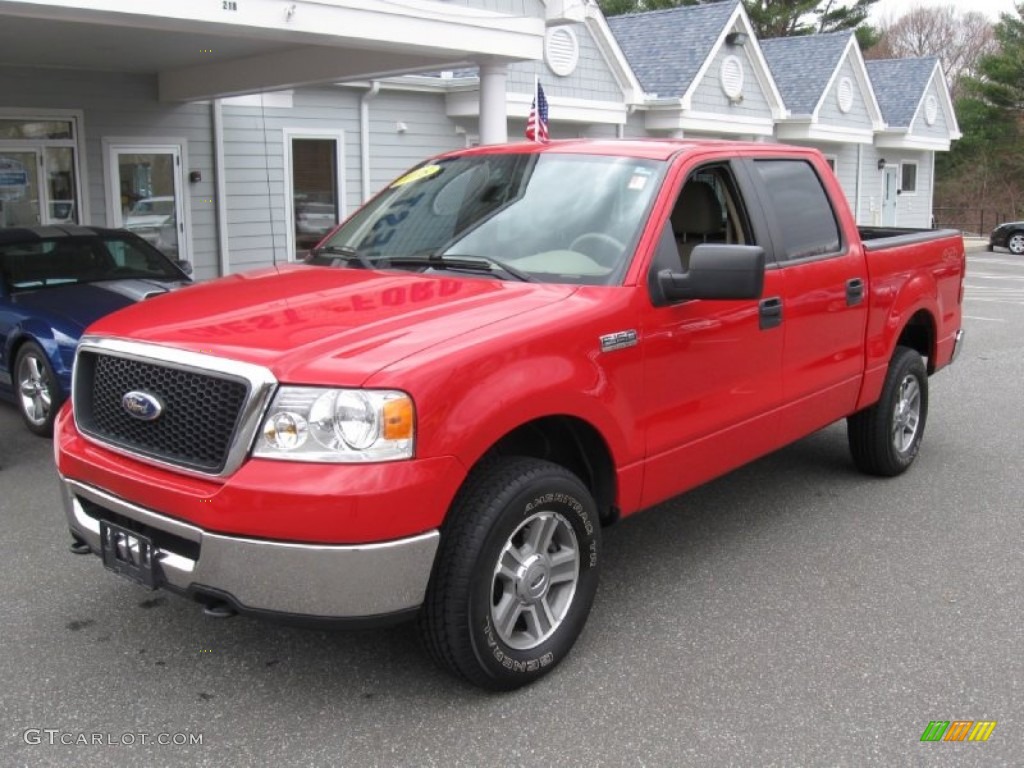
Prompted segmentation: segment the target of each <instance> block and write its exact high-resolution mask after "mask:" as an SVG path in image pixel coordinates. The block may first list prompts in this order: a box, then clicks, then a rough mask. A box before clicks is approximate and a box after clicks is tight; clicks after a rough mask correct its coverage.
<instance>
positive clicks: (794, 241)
mask: <svg viewBox="0 0 1024 768" xmlns="http://www.w3.org/2000/svg"><path fill="white" fill-rule="evenodd" d="M754 167H755V168H757V171H758V173H759V174H760V176H761V180H762V181H763V182H764V186H765V190H766V192H767V193H768V194H767V201H766V205H767V206H768V207H769V209H770V215H771V216H772V217H774V219H775V222H776V223H777V225H778V231H779V232H780V233H781V236H782V240H783V242H782V252H781V253H778V254H776V255H777V256H778V257H779V258H780V259H783V260H787V261H793V260H795V259H806V258H811V257H814V256H824V255H827V254H831V253H838V252H839V250H840V248H841V243H842V239H841V237H840V234H839V223H838V222H837V221H836V216H835V212H834V211H833V210H832V204H831V203H830V202H829V199H828V195H827V194H826V192H825V189H824V187H822V186H821V180H820V179H819V178H818V174H817V173H815V172H814V168H813V167H812V166H811V164H810V163H808V162H807V161H805V160H756V161H755V162H754Z"/></svg>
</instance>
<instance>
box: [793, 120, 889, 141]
mask: <svg viewBox="0 0 1024 768" xmlns="http://www.w3.org/2000/svg"><path fill="white" fill-rule="evenodd" d="M775 135H776V136H777V137H778V138H779V139H785V140H787V141H827V142H831V143H837V142H839V143H849V144H871V143H872V142H873V141H874V139H875V132H874V130H872V129H871V128H852V127H850V126H844V125H836V124H833V123H818V122H815V121H814V118H813V117H799V118H791V119H789V120H780V121H779V122H777V123H776V124H775Z"/></svg>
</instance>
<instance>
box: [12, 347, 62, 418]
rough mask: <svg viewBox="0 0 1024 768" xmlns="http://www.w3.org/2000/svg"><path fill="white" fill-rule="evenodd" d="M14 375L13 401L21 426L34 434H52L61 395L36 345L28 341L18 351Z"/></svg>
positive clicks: (40, 350)
mask: <svg viewBox="0 0 1024 768" xmlns="http://www.w3.org/2000/svg"><path fill="white" fill-rule="evenodd" d="M14 375H15V386H16V387H17V391H16V393H15V395H16V399H17V400H16V401H17V404H18V410H19V411H20V412H21V418H22V419H23V420H24V422H25V425H26V426H27V427H28V428H29V429H30V430H32V431H33V432H35V433H36V434H37V435H41V436H43V437H48V436H49V435H52V434H53V419H54V417H55V416H56V415H57V409H58V408H60V403H61V399H62V398H61V394H60V387H59V385H58V384H57V377H56V375H54V372H53V367H52V366H51V365H50V361H49V360H47V359H46V353H45V352H44V351H43V349H42V348H41V347H40V346H39V345H38V344H36V343H35V342H33V341H29V342H26V343H25V344H24V345H23V346H22V347H21V349H19V350H18V356H17V357H16V358H15V360H14Z"/></svg>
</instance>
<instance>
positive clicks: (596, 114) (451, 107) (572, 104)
mask: <svg viewBox="0 0 1024 768" xmlns="http://www.w3.org/2000/svg"><path fill="white" fill-rule="evenodd" d="M479 94H480V89H479V86H476V87H470V88H465V89H459V90H457V91H451V92H449V93H448V94H447V96H446V98H445V109H446V114H447V116H448V117H450V118H453V119H454V118H479V116H480V96H479ZM532 101H533V95H532V94H529V93H508V94H506V96H505V103H506V106H507V115H508V117H509V118H526V117H528V116H529V114H530V104H531V103H532ZM548 109H549V111H550V120H551V122H552V123H553V124H554V123H602V124H610V125H624V124H625V122H626V115H627V111H628V110H627V107H626V105H625V104H623V103H622V102H618V101H598V100H596V99H573V98H569V97H567V96H548Z"/></svg>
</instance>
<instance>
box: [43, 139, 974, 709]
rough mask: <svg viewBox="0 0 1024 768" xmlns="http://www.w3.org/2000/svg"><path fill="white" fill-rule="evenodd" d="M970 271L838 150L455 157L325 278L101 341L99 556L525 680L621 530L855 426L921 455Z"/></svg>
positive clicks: (879, 450)
mask: <svg viewBox="0 0 1024 768" xmlns="http://www.w3.org/2000/svg"><path fill="white" fill-rule="evenodd" d="M964 264H965V261H964V247H963V241H962V239H961V237H960V235H959V233H957V232H954V231H918V230H881V229H863V230H858V228H857V226H856V225H855V222H854V220H853V218H852V216H851V214H850V211H849V208H848V206H847V204H846V202H845V200H844V197H843V193H842V191H841V189H840V187H839V184H838V182H837V180H836V179H835V177H834V176H833V174H832V172H831V170H830V169H829V167H828V165H827V163H826V162H825V160H824V158H823V157H822V155H821V154H819V153H818V152H817V151H815V150H811V149H804V148H798V147H792V146H781V145H768V144H752V143H751V144H745V143H733V142H724V141H708V142H699V141H606V142H587V141H568V142H551V143H545V144H517V145H510V146H496V147H484V148H477V149H470V150H465V151H460V152H455V153H451V154H447V155H444V156H441V157H438V158H435V159H432V160H429V161H427V162H425V163H423V164H421V165H419V166H418V167H416V168H414V169H413V170H411V171H410V172H409V173H407V174H405V175H403V176H402V177H400V178H398V179H397V180H395V181H394V182H393V183H392V184H391V185H389V186H388V187H387V188H386V189H384V190H383V191H382V192H381V193H380V194H379V195H377V196H376V197H375V198H374V199H373V200H371V201H370V202H369V203H367V205H365V206H364V207H363V208H362V209H361V210H359V211H357V212H356V213H355V214H354V215H353V216H352V217H351V218H350V219H349V220H347V221H346V222H344V223H343V224H341V225H340V226H339V227H337V228H336V229H335V230H334V231H332V232H331V233H330V234H328V235H327V236H326V237H325V238H324V240H323V241H322V242H321V243H319V245H318V246H317V247H316V248H315V249H314V250H313V252H312V253H311V255H310V257H309V258H308V260H307V261H306V262H305V263H289V264H282V265H278V266H275V267H273V268H267V269H263V270H261V271H256V272H249V273H245V274H238V275H232V276H230V277H226V278H223V279H220V280H217V281H213V282H210V283H206V284H203V285H200V286H197V287H194V288H192V289H190V290H189V291H187V292H183V293H181V294H180V295H173V294H172V295H168V296H161V297H157V298H155V299H152V300H150V301H148V302H146V304H145V305H144V306H139V307H131V308H128V309H125V310H122V311H120V312H118V313H116V314H114V315H111V316H109V317H107V318H105V319H103V320H101V321H100V322H98V323H97V324H95V325H93V326H92V327H91V328H90V329H89V330H88V332H87V334H86V336H85V338H83V340H82V343H81V344H80V346H79V350H78V355H77V359H76V363H75V371H74V382H73V390H72V402H71V403H70V404H69V406H67V407H65V408H64V409H63V410H62V412H61V413H60V415H59V418H58V423H57V430H56V438H55V453H56V461H57V466H58V469H59V473H60V480H61V488H62V493H63V500H64V506H65V510H66V513H67V519H68V522H69V525H70V529H71V534H72V536H73V538H74V542H73V544H72V548H73V550H75V551H78V552H81V553H88V552H92V553H95V554H96V555H99V556H101V557H102V559H103V562H104V564H105V565H106V566H107V567H108V568H110V569H112V570H114V571H117V572H119V573H121V574H122V575H124V576H127V577H129V578H131V579H134V580H136V581H138V582H141V583H142V584H144V585H146V586H148V587H151V588H158V587H163V588H167V589H170V590H172V591H175V592H178V593H181V594H182V595H185V596H188V597H191V598H193V599H195V600H197V601H199V602H201V603H203V604H205V605H206V606H207V609H208V610H212V611H214V612H220V613H224V612H240V613H246V614H251V615H262V616H266V617H270V618H279V619H290V620H303V621H309V620H334V621H342V622H354V623H359V622H374V621H376V622H380V621H393V620H398V619H402V618H415V619H416V621H417V623H418V626H419V630H420V633H421V635H422V637H423V640H424V643H425V646H426V648H427V650H428V652H429V653H430V654H431V655H432V656H433V657H434V658H435V659H436V660H437V661H438V662H439V663H440V664H441V665H442V666H444V667H445V668H447V669H449V670H451V671H452V672H454V673H455V674H457V675H460V676H462V677H464V678H465V679H467V680H469V681H471V682H472V683H475V684H477V685H480V686H483V687H487V688H492V689H510V688H515V687H517V686H520V685H523V684H524V683H528V682H531V681H533V680H536V679H537V678H539V677H540V676H542V675H544V674H546V673H547V672H549V671H550V670H551V669H552V668H553V667H554V666H555V665H556V664H557V663H558V662H559V661H560V660H561V659H563V658H564V657H565V656H566V654H567V653H568V652H569V651H570V648H571V647H572V645H573V643H574V641H575V640H576V638H577V636H578V635H579V633H580V631H581V629H582V628H583V625H584V622H585V620H586V618H587V615H588V612H589V610H590V607H591V603H592V601H593V599H594V597H595V594H596V589H597V580H598V572H599V570H600V567H601V563H602V557H603V556H602V551H601V529H602V526H606V525H608V524H610V523H612V522H614V521H615V520H617V519H619V518H622V517H625V516H627V515H631V514H634V513H635V512H638V511H640V510H642V509H645V508H647V507H651V506H653V505H656V504H658V503H659V502H661V501H664V500H666V499H668V498H670V497H672V496H675V495H677V494H680V493H683V492H685V491H687V490H688V489H691V488H693V487H695V486H697V485H699V484H701V483H705V482H707V481H708V480H711V479H712V478H715V477H718V476H720V475H723V474H724V473H727V472H729V471H730V470H732V469H734V468H736V467H738V466H740V465H742V464H744V463H746V462H749V461H751V460H753V459H756V458H758V457H760V456H763V455H765V454H767V453H769V452H771V451H774V450H776V449H778V448H779V447H781V446H784V445H786V444H787V443H790V442H792V441H794V440H797V439H799V438H801V437H804V436H805V435H808V434H809V433H811V432H814V431H815V430H818V429H820V428H822V427H824V426H826V425H828V424H830V423H832V422H835V421H837V420H839V419H846V420H847V422H848V433H849V443H850V449H851V453H852V456H853V462H854V463H855V464H856V466H858V467H859V468H860V469H862V470H864V471H866V472H868V473H871V474H875V475H882V476H895V475H898V474H900V473H902V472H904V471H905V470H906V469H907V468H908V467H910V466H911V464H912V463H913V461H914V459H915V457H916V456H917V454H918V450H919V447H920V445H921V439H922V435H923V433H924V428H925V420H926V417H927V414H928V379H929V376H930V375H931V374H933V373H935V372H936V371H938V370H940V369H941V368H943V367H944V366H946V365H947V364H949V363H950V362H951V361H952V360H953V359H954V357H955V355H956V353H957V351H958V350H959V348H960V341H961V335H962V332H961V329H960V327H961V303H962V299H963V278H964ZM893 493H899V490H898V486H895V487H894V490H893Z"/></svg>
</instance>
